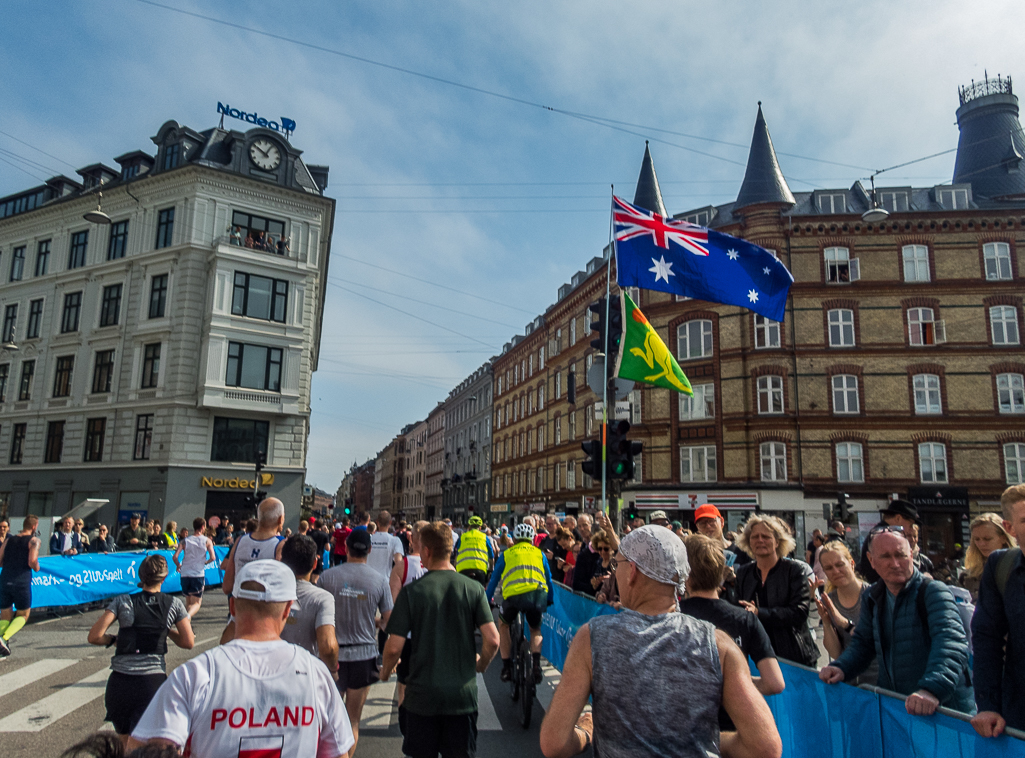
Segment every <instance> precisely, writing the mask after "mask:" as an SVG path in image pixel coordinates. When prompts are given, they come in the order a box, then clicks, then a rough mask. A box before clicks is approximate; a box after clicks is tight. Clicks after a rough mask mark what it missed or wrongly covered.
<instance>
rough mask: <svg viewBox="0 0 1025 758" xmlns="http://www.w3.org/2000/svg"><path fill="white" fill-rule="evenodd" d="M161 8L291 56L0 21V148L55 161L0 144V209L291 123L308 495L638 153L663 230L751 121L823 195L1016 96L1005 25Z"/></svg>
mask: <svg viewBox="0 0 1025 758" xmlns="http://www.w3.org/2000/svg"><path fill="white" fill-rule="evenodd" d="M161 2H162V3H163V4H166V5H168V6H171V7H173V8H177V9H180V10H187V11H192V12H196V13H200V14H202V15H206V16H211V17H215V18H217V19H221V20H224V21H229V22H231V23H234V24H239V25H242V26H245V27H251V28H254V29H259V30H261V31H265V32H269V33H272V34H276V35H280V36H282V37H286V38H289V39H293V40H300V41H302V42H304V43H307V46H304V45H299V44H295V43H293V42H288V41H285V40H281V39H271V38H268V37H266V36H261V35H259V34H254V33H253V32H250V31H245V30H243V29H238V28H232V27H227V26H224V25H221V24H217V23H214V22H211V21H208V20H203V19H198V18H195V17H190V16H187V15H183V14H181V13H176V12H173V11H170V10H167V9H164V8H160V7H156V6H154V5H151V4H146V3H144V2H140V0H81V1H79V2H71V1H70V0H49V1H48V2H46V3H40V2H34V1H32V0H4V2H3V3H2V5H0V7H2V17H3V28H4V41H3V44H2V45H0V70H2V71H3V72H4V76H3V77H0V102H2V103H3V104H4V106H3V113H2V116H0V130H2V131H3V132H6V133H7V135H12V136H13V137H16V138H17V139H20V140H22V141H24V142H27V143H29V144H30V145H32V146H33V147H35V148H37V149H39V150H42V151H45V152H46V153H50V154H51V155H53V156H56V158H52V157H48V156H46V155H43V154H41V153H39V152H37V151H36V150H33V149H32V148H30V147H28V146H26V145H24V144H22V143H20V142H17V141H15V140H13V139H11V137H9V136H7V135H5V134H0V151H8V152H0V159H2V160H0V195H6V194H9V193H12V192H16V191H19V190H22V189H25V188H27V187H29V186H33V185H35V184H38V183H39V181H38V179H39V177H40V176H50V175H52V174H54V173H59V172H63V173H68V174H70V175H72V176H74V167H81V166H85V165H88V164H90V163H95V162H97V161H103V162H106V163H108V164H110V163H111V162H112V158H113V157H114V156H116V155H120V154H121V153H124V152H127V151H129V150H133V149H143V150H147V151H152V150H153V144H152V142H151V141H150V137H151V136H152V135H154V134H155V133H156V131H157V129H158V128H159V126H160V125H161V124H162V123H163V122H164V121H166V120H168V119H175V120H177V121H179V122H181V123H183V124H187V125H189V126H191V127H193V128H195V129H199V130H202V129H207V128H209V127H211V126H214V125H216V123H217V114H216V106H217V102H218V101H221V102H225V101H228V100H230V101H231V104H232V105H233V106H235V107H241V108H244V109H246V110H249V111H253V110H257V111H259V112H260V113H261V114H267V115H270V116H287V117H290V118H293V119H295V121H296V122H297V123H298V127H297V130H296V133H295V135H294V137H293V140H292V142H293V144H294V145H295V146H296V147H298V148H299V149H301V150H303V151H305V157H306V159H307V160H308V161H309V162H311V163H318V164H327V165H329V166H330V167H331V176H330V186H329V187H328V194H329V195H330V196H332V197H334V198H336V199H337V202H338V213H337V218H336V222H335V228H334V239H333V248H332V261H331V269H330V275H329V280H330V282H331V283H332V286H329V287H328V290H327V292H328V300H327V303H326V316H325V328H324V335H323V341H322V348H321V355H322V358H321V363H320V370H319V371H318V372H317V374H316V375H315V378H314V383H313V416H312V421H311V427H312V428H311V436H310V452H309V457H308V461H307V465H308V468H309V474H308V480H309V481H310V482H311V483H314V484H316V485H317V486H319V487H322V488H324V489H327V490H330V491H333V490H334V489H335V488H336V487H337V485H338V482H339V481H340V479H341V477H342V475H343V474H344V471H345V469H347V468H348V466H349V465H351V463H352V462H353V461H354V460H358V461H360V462H362V461H363V460H366V459H367V458H368V457H372V456H374V455H375V454H376V452H377V451H378V450H379V449H381V448H382V447H383V446H384V445H385V444H386V443H387V442H388V440H389V439H391V437H392V436H393V435H394V434H395V433H396V432H397V431H398V430H399V428H400V427H402V426H403V425H404V424H406V423H409V422H413V421H416V420H419V419H421V418H423V417H425V416H426V414H427V413H428V412H429V411H430V410H431V409H432V408H433V407H434V405H435V404H436V403H437V402H438V401H440V400H443V399H444V398H445V397H446V396H447V394H448V391H449V390H450V389H451V388H452V387H453V386H455V385H456V384H457V383H458V382H459V381H460V380H461V379H462V378H463V377H465V376H466V375H467V374H469V373H470V372H471V371H473V370H474V369H475V368H476V367H477V366H479V365H480V364H481V363H482V362H483V361H484V360H485V359H487V358H488V357H489V356H490V355H493V354H495V353H497V352H498V351H500V350H501V346H502V344H503V343H504V342H506V341H507V340H508V339H509V338H510V337H511V336H512V335H514V334H516V333H520V332H521V331H522V328H523V325H524V324H526V323H527V322H528V321H530V320H531V319H532V318H533V317H534V316H535V315H536V314H538V313H541V312H543V311H544V310H545V308H547V306H548V305H550V304H551V303H552V302H553V301H554V299H555V296H556V291H557V289H558V287H559V286H560V285H561V284H562V283H563V282H565V281H568V280H569V278H570V277H571V276H572V275H573V273H574V272H576V271H577V270H579V269H580V268H582V267H583V266H584V264H585V263H586V262H587V261H588V260H589V259H590V258H591V257H593V256H594V255H597V254H600V251H601V249H602V247H603V246H604V244H605V243H606V242H607V240H608V206H609V203H608V194H609V187H610V185H611V184H615V186H616V187H617V191H619V192H621V193H622V194H624V195H626V196H627V197H628V198H632V195H633V187H634V183H635V182H636V178H637V172H638V169H639V166H640V160H641V156H642V154H643V151H644V140H645V138H649V139H651V140H652V144H651V149H652V154H653V156H654V159H655V166H656V169H657V171H658V175H659V179H660V181H661V184H662V190H663V194H664V196H665V201H666V206H667V208H668V210H669V211H670V212H672V213H676V212H680V211H683V210H688V209H691V208H696V207H700V206H703V205H707V204H716V203H723V202H728V201H730V200H732V199H733V198H734V197H735V196H736V193H737V190H738V189H739V187H740V183H741V180H742V179H743V172H744V169H743V164H744V162H745V160H746V158H747V148H746V145H747V144H748V142H749V140H750V136H751V130H752V127H753V124H754V118H755V112H756V108H757V101H759V100H761V101H762V102H763V108H764V112H765V117H766V120H767V121H768V124H769V129H770V131H771V133H772V137H773V141H774V143H775V146H776V149H777V151H779V152H780V153H781V155H780V164H781V166H782V168H783V171H784V173H785V174H786V176H787V178H788V180H789V181H790V185H791V188H792V189H793V190H795V191H800V190H808V189H811V188H813V187H847V186H850V184H851V183H852V182H853V181H854V180H856V179H858V178H861V177H865V176H867V175H868V173H869V170H868V169H871V168H884V167H886V166H891V165H894V164H897V163H902V162H904V161H910V160H914V159H916V158H920V157H923V156H926V155H929V154H931V153H936V152H940V151H943V150H948V149H950V148H953V147H955V146H956V145H957V127H956V124H955V120H954V112H955V110H956V108H957V87H958V85H961V84H967V83H968V82H969V81H970V80H971V79H972V78H975V79H979V78H981V77H982V76H983V71H984V70H987V69H988V71H989V72H990V74H996V73H998V72H999V73H1002V74H1011V75H1015V74H1019V75H1021V76H1023V77H1025V48H1023V47H1022V46H1021V44H1020V39H1019V30H1020V29H1021V26H1022V21H1023V20H1025V19H1023V15H1025V14H1023V6H1022V5H1021V3H1020V2H1015V1H1011V0H1006V1H1003V2H1001V1H997V0H979V1H978V2H975V3H972V4H967V3H964V2H961V1H960V0H958V1H952V0H931V1H930V2H922V1H919V0H912V1H910V2H902V3H893V2H892V1H891V2H885V1H872V0H868V1H866V2H860V3H856V4H843V6H841V5H840V4H834V3H821V2H795V1H785V0H784V1H781V2H774V3H762V2H750V1H746V2H733V3H708V2H704V3H694V2H673V3H665V2H662V3H634V4H622V3H612V2H603V1H601V0H579V1H572V0H567V1H565V2H559V3H551V2H512V3H481V2H448V3H441V2H438V3H413V2H404V3H403V2H389V1H387V0H383V1H382V0H376V1H375V2H362V1H360V2H342V3H339V2H330V1H312V2H284V1H283V0H250V1H249V2H235V1H226V2H208V3H198V2H194V1H193V0H161ZM841 7H843V8H844V9H843V10H838V9H839V8H841ZM310 46H316V47H322V48H327V49H329V50H332V51H337V52H342V53H347V54H349V55H352V56H358V57H363V58H367V59H371V60H373V61H378V62H381V63H386V64H389V65H392V66H396V67H400V68H405V69H410V70H413V71H417V72H421V73H424V74H428V75H430V76H433V77H437V78H440V79H448V80H453V81H457V82H460V83H463V84H465V85H468V86H471V87H476V88H480V89H484V90H489V91H493V92H498V93H502V94H505V95H508V96H511V97H515V98H519V99H522V100H526V101H529V102H531V103H537V104H543V105H547V106H551V107H553V108H557V109H561V110H563V111H569V112H573V113H581V114H588V115H592V116H598V117H600V118H603V119H616V120H619V121H623V122H630V123H632V124H640V125H642V126H637V127H623V129H625V131H624V130H616V129H611V128H608V126H603V125H600V124H595V123H593V122H590V121H588V120H585V119H581V118H573V117H570V116H567V115H564V114H560V113H555V112H552V111H548V110H545V109H542V108H538V107H534V106H531V105H525V104H522V103H516V102H512V101H509V100H504V99H501V98H497V97H493V96H489V95H485V94H482V93H479V92H473V91H469V90H467V89H462V88H457V87H453V86H450V85H447V84H444V83H441V82H437V81H432V80H428V79H425V78H422V77H417V76H413V75H411V74H407V73H401V72H397V71H394V70H389V69H385V68H382V67H379V66H374V65H371V64H368V63H366V62H360V61H357V60H354V59H352V58H347V57H343V56H340V55H335V54H333V53H331V52H325V51H322V50H317V49H314V48H313V47H310ZM236 104H237V105H236ZM659 130H667V131H659ZM668 132H680V133H684V134H687V135H694V136H699V137H705V138H708V139H712V140H718V141H720V142H725V143H737V144H739V145H741V147H736V146H732V145H728V144H720V143H719V142H709V141H703V140H699V139H694V138H693V137H684V136H680V135H679V134H670V133H668ZM667 143H672V144H667ZM695 151H698V152H695ZM12 153H13V154H14V155H12ZM701 153H707V154H710V156H714V157H710V156H709V155H702V154H701ZM786 154H791V155H786ZM795 156H802V157H795ZM807 158H814V159H818V160H807ZM21 159H28V160H30V161H35V162H36V163H38V164H42V165H41V166H40V165H32V164H27V163H25V162H24V161H23V160H21ZM63 161H66V162H67V163H64V162H63ZM821 161H833V162H835V163H840V164H847V165H846V166H838V165H832V164H830V163H824V162H821ZM12 163H14V164H17V165H20V166H22V167H23V168H25V169H26V170H28V171H29V172H30V173H28V174H27V173H24V172H23V171H21V170H18V169H16V168H14V167H13V166H12V165H11V164H12ZM952 168H953V154H948V155H945V156H942V157H940V158H935V159H932V160H929V161H925V162H922V163H919V164H916V165H914V166H911V167H908V168H906V169H901V170H898V171H895V172H891V173H890V174H889V175H884V176H888V179H887V182H883V183H888V182H890V183H893V184H914V185H916V186H931V185H932V184H937V183H940V182H943V181H949V179H950V175H951V173H952ZM30 174H31V175H30ZM881 180H882V177H881ZM366 263H372V264H374V265H375V266H378V267H381V268H374V267H371V266H368V265H366ZM383 269H391V270H393V271H398V272H402V273H403V274H406V276H400V275H397V274H395V273H391V272H389V271H386V270H383ZM432 283H434V284H441V285H444V286H445V287H448V288H451V289H443V288H441V287H437V286H434V284H432ZM371 287H372V288H376V290H371V289H369V288H371ZM343 288H345V289H343ZM353 290H354V291H357V292H362V293H363V294H364V295H367V296H369V297H372V298H374V300H377V301H380V302H379V303H377V302H372V301H370V300H368V299H365V298H364V297H360V296H358V295H355V294H352V292H351V291H353ZM381 290H383V291H384V292H382V291H381ZM453 290H458V292H457V291H453ZM412 299H415V300H417V301H422V302H411V300H412ZM381 303H384V304H385V305H382V304H381ZM389 306H390V307H389ZM395 308H400V309H401V310H404V311H408V312H410V313H413V314H415V316H416V317H410V316H408V315H405V314H403V313H400V312H398V311H397V310H395ZM445 309H449V310H445ZM453 311H458V313H457V312H453ZM424 319H426V320H427V321H430V322H433V324H435V325H439V326H440V327H445V328H447V329H448V330H451V331H444V330H443V329H442V328H439V326H434V325H430V324H427V323H424V321H423V320H424ZM453 332H456V333H458V334H456V333H453Z"/></svg>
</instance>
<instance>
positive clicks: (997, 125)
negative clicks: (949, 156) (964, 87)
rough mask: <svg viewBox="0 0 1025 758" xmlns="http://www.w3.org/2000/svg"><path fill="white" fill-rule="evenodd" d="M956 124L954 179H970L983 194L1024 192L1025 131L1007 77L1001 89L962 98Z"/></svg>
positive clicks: (1005, 194)
mask: <svg viewBox="0 0 1025 758" xmlns="http://www.w3.org/2000/svg"><path fill="white" fill-rule="evenodd" d="M962 99H964V98H962ZM957 125H958V128H959V129H960V131H961V134H960V137H959V138H958V142H957V159H956V160H955V161H954V183H970V184H971V185H972V189H973V190H974V192H975V194H976V195H982V196H984V197H1006V196H1008V195H1022V194H1025V166H1022V165H1021V163H1022V156H1023V155H1025V135H1023V134H1022V130H1021V123H1020V122H1019V121H1018V98H1017V97H1016V96H1015V95H1014V94H1013V93H1012V92H1011V82H1010V80H1007V83H1006V89H1004V90H1003V91H1002V92H998V91H992V92H991V94H985V95H983V96H981V97H976V98H974V99H970V100H968V101H967V102H965V103H964V104H963V105H962V106H961V107H960V108H958V109H957Z"/></svg>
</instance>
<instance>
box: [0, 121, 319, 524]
mask: <svg viewBox="0 0 1025 758" xmlns="http://www.w3.org/2000/svg"><path fill="white" fill-rule="evenodd" d="M153 142H154V143H155V144H156V146H157V151H156V156H155V157H154V156H150V155H147V154H146V153H143V152H140V151H135V152H131V153H127V154H125V155H123V156H121V157H120V158H116V159H115V161H116V162H117V163H119V164H120V167H121V168H120V170H115V169H112V168H109V167H107V166H104V165H103V164H95V165H93V166H88V167H86V168H83V169H80V170H79V172H78V173H79V174H80V175H81V177H82V182H80V183H79V182H75V181H73V180H71V179H68V178H66V177H56V178H54V179H51V180H50V181H49V182H47V183H46V185H44V186H42V187H35V188H32V189H30V190H27V191H25V192H22V193H18V194H17V195H12V196H10V197H6V198H0V282H2V283H0V308H2V311H3V316H4V321H3V334H2V335H0V336H2V338H3V339H2V342H3V343H4V346H3V349H2V350H0V508H2V507H3V506H6V508H7V510H8V512H9V514H10V515H12V516H20V515H24V514H25V513H26V512H29V513H34V514H37V515H40V516H47V515H57V514H61V513H64V512H66V511H67V510H69V509H70V508H71V507H72V505H74V504H75V503H77V502H80V501H81V500H82V499H83V498H85V497H101V498H107V499H109V500H110V504H109V505H108V506H106V507H105V508H104V509H103V510H102V511H101V512H100V513H99V514H97V518H98V519H99V520H100V521H103V522H105V523H110V522H112V521H113V520H114V519H116V518H119V519H120V520H123V519H124V517H125V514H126V513H127V512H130V511H142V512H144V513H146V514H147V516H148V517H150V518H158V519H160V520H161V521H165V522H166V521H167V520H169V519H174V520H176V521H178V523H179V524H182V525H189V526H191V520H192V518H194V517H195V516H197V515H207V516H209V515H214V514H217V515H222V516H223V515H224V514H231V515H233V516H235V517H238V516H241V515H243V514H244V513H246V512H247V508H248V503H247V500H246V493H247V491H248V492H251V491H252V489H253V484H254V479H255V477H254V465H253V464H254V462H255V460H256V456H257V454H258V453H264V454H265V455H266V458H267V462H266V466H265V468H264V473H263V475H262V477H261V485H260V490H261V491H265V492H267V493H268V494H271V495H274V496H277V497H281V499H282V500H283V501H284V502H285V504H286V508H287V514H288V521H289V522H293V521H296V520H297V519H298V513H299V504H300V499H301V496H302V487H303V482H304V478H305V460H306V445H307V436H308V433H309V414H310V382H311V379H312V374H313V372H314V371H315V370H316V368H317V359H318V352H319V345H320V333H321V321H322V317H323V299H324V289H325V286H326V274H327V266H328V256H329V254H330V242H331V229H332V225H333V220H334V201H333V200H331V199H330V198H326V197H324V195H323V191H324V188H325V187H326V185H327V175H328V169H327V168H326V167H319V166H309V165H307V164H306V163H304V162H303V160H302V159H301V157H300V156H301V151H299V150H296V149H295V148H294V147H292V146H291V145H290V144H289V143H288V141H287V140H285V139H283V137H282V135H281V134H280V133H278V132H277V131H274V130H271V129H266V128H254V129H251V130H249V131H247V132H241V131H234V130H226V129H223V128H215V129H209V130H207V131H205V132H201V133H200V132H196V131H193V130H192V129H189V128H188V127H184V126H181V125H179V124H177V123H176V122H174V121H168V122H167V123H165V124H164V125H163V126H162V127H160V130H159V131H158V133H157V135H156V136H155V137H154V138H153ZM101 190H102V210H103V213H104V214H107V216H108V217H109V219H110V221H111V223H109V224H101V223H94V222H91V221H89V220H86V219H85V218H84V217H83V215H84V214H86V213H87V212H89V211H92V210H95V209H96V207H97V203H98V202H99V200H100V197H99V192H100V191H101ZM235 230H237V231H235ZM233 231H235V234H236V235H237V236H235V237H234V238H233V237H232V232H233ZM261 234H265V235H271V236H272V237H273V242H274V244H273V245H272V246H267V247H266V248H265V249H257V248H255V247H247V246H245V245H246V243H247V237H253V238H259V236H260V235H261Z"/></svg>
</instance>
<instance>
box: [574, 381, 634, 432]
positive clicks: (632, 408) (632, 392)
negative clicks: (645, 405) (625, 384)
mask: <svg viewBox="0 0 1025 758" xmlns="http://www.w3.org/2000/svg"><path fill="white" fill-rule="evenodd" d="M629 400H630V423H631V424H633V425H634V426H637V424H640V423H642V418H643V415H642V413H641V391H640V390H639V389H636V390H632V391H631V392H630V397H629ZM584 415H585V416H587V417H588V418H591V414H590V413H587V412H586V411H585V412H584ZM587 433H588V434H590V433H591V431H590V429H588V432H587Z"/></svg>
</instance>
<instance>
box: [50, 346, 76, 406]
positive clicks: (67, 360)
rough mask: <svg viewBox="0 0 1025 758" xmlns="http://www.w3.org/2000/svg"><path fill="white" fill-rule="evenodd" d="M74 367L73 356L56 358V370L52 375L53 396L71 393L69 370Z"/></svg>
mask: <svg viewBox="0 0 1025 758" xmlns="http://www.w3.org/2000/svg"><path fill="white" fill-rule="evenodd" d="M74 368H75V356H73V355H65V356H61V357H60V358H58V359H57V371H56V372H55V373H54V375H53V396H54V397H67V396H68V395H70V394H71V372H72V371H73V370H74Z"/></svg>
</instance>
